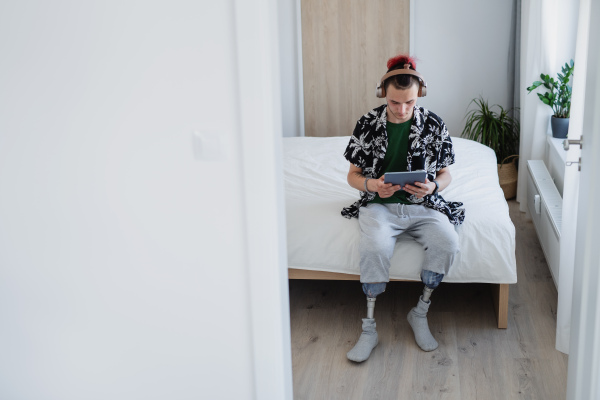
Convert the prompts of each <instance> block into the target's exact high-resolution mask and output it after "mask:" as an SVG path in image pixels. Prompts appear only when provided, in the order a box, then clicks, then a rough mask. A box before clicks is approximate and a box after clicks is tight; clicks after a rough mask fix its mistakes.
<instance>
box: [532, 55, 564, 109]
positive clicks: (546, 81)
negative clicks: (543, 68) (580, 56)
mask: <svg viewBox="0 0 600 400" xmlns="http://www.w3.org/2000/svg"><path fill="white" fill-rule="evenodd" d="M574 68H575V63H574V62H573V60H571V62H570V63H565V66H564V67H562V68H561V72H562V74H561V73H560V72H559V73H557V74H556V76H557V77H558V81H556V80H554V78H550V76H549V75H546V74H541V75H540V78H541V79H542V80H541V81H535V82H533V85H531V86H529V87H528V88H527V90H528V93H531V92H532V91H534V90H535V89H537V88H538V87H540V86H542V85H544V87H545V88H546V89H548V90H549V92H546V93H544V94H540V93H538V94H537V95H538V97H539V98H540V100H541V101H542V103H544V104H546V105H548V106H550V108H552V111H553V112H554V116H555V117H557V118H569V117H570V115H571V94H572V88H571V86H569V85H568V83H569V79H570V78H571V75H573V69H574Z"/></svg>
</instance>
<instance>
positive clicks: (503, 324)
mask: <svg viewBox="0 0 600 400" xmlns="http://www.w3.org/2000/svg"><path fill="white" fill-rule="evenodd" d="M492 296H493V298H494V311H495V312H496V317H497V318H498V329H506V328H507V327H508V284H507V283H501V284H492Z"/></svg>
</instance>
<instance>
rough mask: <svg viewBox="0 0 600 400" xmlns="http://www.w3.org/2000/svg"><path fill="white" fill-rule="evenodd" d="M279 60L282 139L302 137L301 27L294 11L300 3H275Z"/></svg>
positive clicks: (284, 0) (292, 1)
mask: <svg viewBox="0 0 600 400" xmlns="http://www.w3.org/2000/svg"><path fill="white" fill-rule="evenodd" d="M277 5H278V13H279V18H278V24H279V34H280V36H279V60H280V67H281V114H282V115H281V116H282V118H281V119H282V122H281V123H282V128H283V136H284V137H285V136H303V135H304V105H303V104H302V102H301V98H302V93H303V88H302V87H300V83H299V80H298V76H299V74H300V73H301V69H302V65H301V64H302V63H301V61H300V57H299V54H300V53H299V52H301V50H302V49H299V47H300V43H301V42H300V37H301V36H302V35H301V33H300V32H301V26H299V24H298V22H299V18H298V12H297V8H298V7H299V5H300V0H283V1H281V0H280V1H278V2H277Z"/></svg>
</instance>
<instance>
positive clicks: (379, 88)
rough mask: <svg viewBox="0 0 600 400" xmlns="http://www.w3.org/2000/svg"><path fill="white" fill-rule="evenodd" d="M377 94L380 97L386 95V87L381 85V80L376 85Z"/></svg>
mask: <svg viewBox="0 0 600 400" xmlns="http://www.w3.org/2000/svg"><path fill="white" fill-rule="evenodd" d="M375 96H377V97H379V98H380V99H382V98H384V97H385V89H384V88H383V87H382V86H381V82H379V83H378V84H377V86H376V87H375Z"/></svg>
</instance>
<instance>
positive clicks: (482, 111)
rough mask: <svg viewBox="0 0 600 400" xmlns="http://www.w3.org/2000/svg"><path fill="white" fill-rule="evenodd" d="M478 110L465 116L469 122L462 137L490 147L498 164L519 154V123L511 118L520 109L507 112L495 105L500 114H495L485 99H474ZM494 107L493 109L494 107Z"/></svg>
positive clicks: (473, 110) (472, 101)
mask: <svg viewBox="0 0 600 400" xmlns="http://www.w3.org/2000/svg"><path fill="white" fill-rule="evenodd" d="M472 103H474V104H475V105H476V108H474V109H472V110H471V111H469V112H468V113H467V115H466V116H465V118H466V120H467V122H466V124H465V128H464V129H463V131H462V133H461V136H462V137H464V138H467V139H471V140H475V141H477V142H479V143H482V144H484V145H486V146H488V147H490V148H491V149H492V150H494V152H495V153H496V159H497V160H498V164H501V163H502V161H503V160H504V159H505V158H506V157H508V156H511V155H514V154H518V153H519V133H520V125H519V121H518V120H517V119H515V118H514V117H512V116H511V112H512V111H517V110H518V108H511V109H510V110H505V109H504V108H502V106H499V105H497V104H495V105H494V106H495V107H498V108H499V112H494V110H492V108H491V107H490V106H489V105H488V102H487V101H486V100H484V99H483V98H481V97H480V98H478V99H473V100H471V102H470V103H469V106H470V105H471V104H472ZM494 106H492V107H494Z"/></svg>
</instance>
